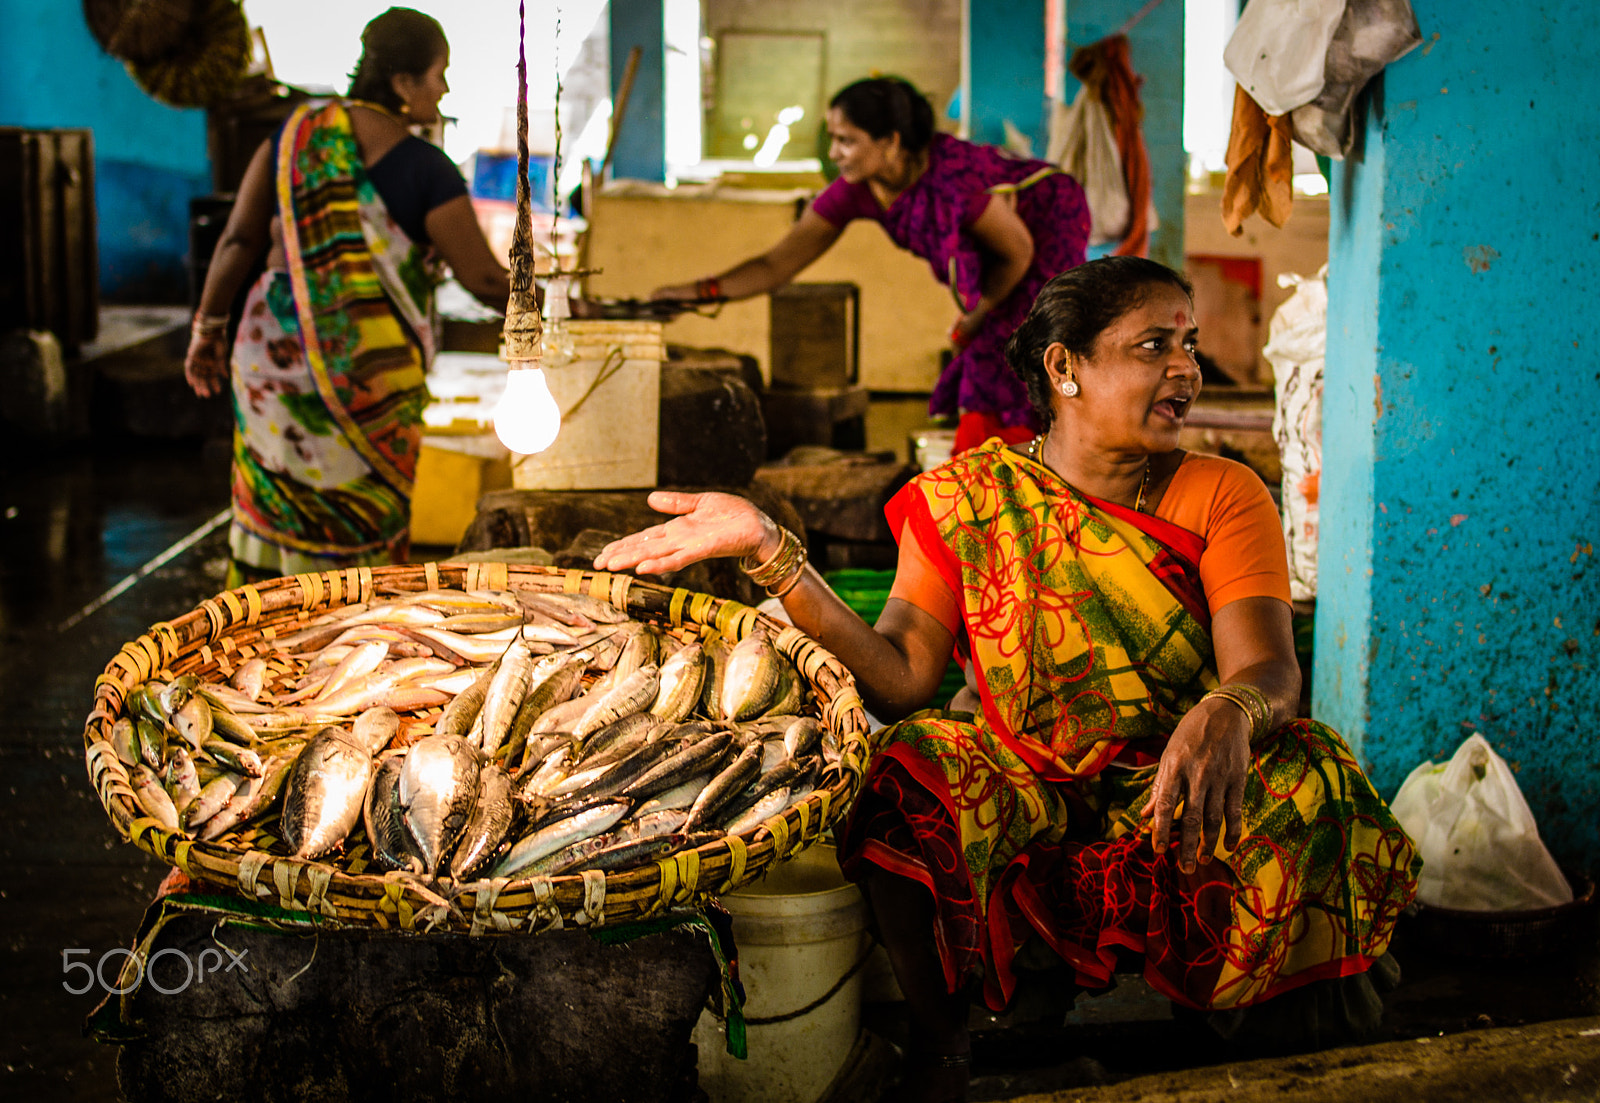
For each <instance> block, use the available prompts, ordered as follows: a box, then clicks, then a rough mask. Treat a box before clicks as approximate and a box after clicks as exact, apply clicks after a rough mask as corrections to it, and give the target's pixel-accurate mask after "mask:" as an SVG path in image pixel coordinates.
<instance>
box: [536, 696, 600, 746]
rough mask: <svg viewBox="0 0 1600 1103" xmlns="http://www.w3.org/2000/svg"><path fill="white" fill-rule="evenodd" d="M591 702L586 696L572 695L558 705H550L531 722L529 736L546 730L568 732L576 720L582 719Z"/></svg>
mask: <svg viewBox="0 0 1600 1103" xmlns="http://www.w3.org/2000/svg"><path fill="white" fill-rule="evenodd" d="M591 704H593V702H591V701H590V700H589V698H588V697H586V696H585V697H574V698H573V699H572V700H570V701H563V702H561V703H560V704H559V705H551V706H550V708H549V709H547V710H546V711H545V712H543V713H541V714H540V716H539V718H538V719H537V720H535V721H534V722H533V727H531V728H529V729H528V735H529V736H530V737H532V736H535V735H543V734H545V733H546V732H561V731H565V732H569V731H571V730H572V729H573V728H575V727H577V725H578V721H579V720H581V719H583V714H584V713H586V712H588V711H589V706H590V705H591Z"/></svg>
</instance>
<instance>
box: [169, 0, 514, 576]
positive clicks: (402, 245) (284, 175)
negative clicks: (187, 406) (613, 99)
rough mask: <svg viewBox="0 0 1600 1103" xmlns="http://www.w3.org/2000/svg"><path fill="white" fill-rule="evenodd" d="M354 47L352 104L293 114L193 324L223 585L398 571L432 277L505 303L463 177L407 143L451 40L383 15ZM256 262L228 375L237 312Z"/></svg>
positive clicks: (267, 153)
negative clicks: (227, 407)
mask: <svg viewBox="0 0 1600 1103" xmlns="http://www.w3.org/2000/svg"><path fill="white" fill-rule="evenodd" d="M362 46H363V53H362V59H361V63H360V65H359V66H358V67H357V69H356V73H355V75H354V77H353V78H352V81H351V92H350V98H349V99H347V100H344V101H334V102H330V103H313V104H305V105H302V106H300V107H298V108H297V109H296V110H295V111H294V113H293V114H292V115H291V116H290V117H289V119H288V121H287V122H285V123H284V125H283V126H282V127H281V128H280V130H279V132H278V133H277V135H276V136H275V137H274V138H272V139H270V140H268V141H267V142H265V143H263V144H262V146H261V148H260V149H259V150H258V151H257V152H256V154H255V157H254V158H253V160H252V161H251V163H250V166H249V169H248V170H247V171H246V174H245V178H244V180H243V182H242V183H241V185H240V188H239V196H238V200H237V202H236V203H235V205H234V208H233V212H232V214H231V215H230V217H229V220H228V226H227V228H226V230H225V231H224V233H223V236H222V238H221V240H220V241H219V242H218V244H217V249H216V253H215V255H214V257H213V259H212V263H211V267H210V269H209V271H208V273H207V277H206V284H205V288H204V291H203V292H202V295H201V299H200V309H199V312H198V313H197V314H196V316H195V321H194V327H193V336H192V340H191V343H190V348H189V355H188V358H187V361H186V364H185V367H186V370H187V375H188V378H189V382H190V384H191V385H192V386H193V387H194V389H195V391H196V393H198V394H200V395H202V396H206V395H212V394H216V393H218V392H219V391H220V389H221V387H222V385H223V383H224V382H225V381H227V380H228V379H229V377H230V376H231V381H232V393H233V395H232V396H233V406H234V415H235V426H236V428H235V433H234V459H233V526H232V529H231V531H230V533H229V545H230V548H231V550H232V556H233V568H232V570H231V571H230V585H235V584H237V583H238V582H240V581H244V580H247V579H254V578H260V577H269V576H276V575H282V574H296V573H301V572H307V571H320V570H328V569H333V568H341V567H352V566H365V565H372V564H381V563H390V562H403V561H404V559H405V557H406V552H407V548H408V545H409V533H410V518H411V491H412V480H413V479H414V477H415V475H416V465H417V456H418V453H419V451H420V449H421V442H422V409H423V407H424V406H425V405H426V404H427V401H428V391H427V385H426V381H425V379H426V373H427V370H428V367H429V365H430V363H431V362H432V359H433V353H434V328H435V324H436V320H435V316H434V310H433V300H434V289H435V288H436V286H437V285H438V283H439V282H440V279H441V278H442V262H448V263H449V265H450V267H451V268H452V269H453V270H454V272H455V275H456V278H457V279H458V280H460V281H461V283H462V284H463V285H464V286H465V287H466V288H467V290H468V291H470V292H472V293H473V294H474V295H476V296H477V297H478V298H479V299H481V300H482V301H483V302H485V303H486V304H488V305H489V306H491V307H494V308H496V309H500V310H503V309H504V308H505V303H506V297H507V294H508V292H509V288H508V284H507V277H506V273H505V270H504V268H502V267H501V266H500V264H499V263H498V262H497V261H496V260H495V259H494V257H493V255H492V254H491V253H490V251H489V246H488V243H487V242H486V241H485V240H484V237H483V233H482V231H481V230H480V229H479V228H478V223H477V220H476V218H475V216H474V215H473V211H472V205H471V200H470V199H469V198H468V196H467V191H466V185H465V183H464V182H463V181H462V179H461V176H460V173H459V172H458V171H457V170H456V168H455V166H454V165H453V164H452V163H451V162H450V161H449V159H448V158H446V157H445V155H444V153H443V152H442V151H441V150H439V149H437V148H436V147H434V146H432V145H430V144H428V143H427V142H425V141H423V140H422V139H421V138H419V137H417V136H415V135H413V134H412V133H410V128H411V127H413V126H429V125H433V124H435V123H437V122H438V120H439V100H440V98H441V97H442V96H443V95H444V94H445V92H447V91H448V90H449V86H448V85H447V84H446V83H445V80H444V70H445V67H446V66H447V65H448V64H449V44H448V43H447V42H446V41H445V38H444V32H443V31H442V30H441V29H440V27H439V24H438V23H437V22H435V21H434V20H433V19H432V18H430V17H428V16H426V15H422V14H421V13H419V12H415V11H410V10H409V9H403V8H391V9H390V10H389V11H387V12H385V13H384V14H383V15H380V16H379V17H378V18H377V19H374V20H373V21H372V22H371V23H370V24H368V25H367V28H366V30H365V31H364V32H363V34H362ZM263 253H266V254H267V258H266V271H265V272H264V273H263V274H262V276H261V277H260V279H259V280H257V281H256V283H255V284H254V286H253V287H252V288H251V289H250V293H249V295H248V296H247V298H246V299H245V302H244V308H243V312H242V316H241V317H240V318H239V320H238V325H237V333H236V335H235V338H234V342H233V354H232V365H231V371H230V365H229V363H228V360H227V331H228V329H229V323H230V321H231V319H230V317H229V309H230V304H232V302H233V301H234V298H235V296H236V295H237V294H238V292H239V290H240V288H241V287H242V286H243V283H244V281H245V280H246V279H247V278H248V275H249V273H250V271H251V270H252V269H253V267H254V265H255V264H256V262H257V261H259V259H260V258H261V256H262V254H263Z"/></svg>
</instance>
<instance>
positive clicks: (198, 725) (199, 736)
mask: <svg viewBox="0 0 1600 1103" xmlns="http://www.w3.org/2000/svg"><path fill="white" fill-rule="evenodd" d="M173 684H174V685H176V684H177V683H173ZM172 726H173V727H174V728H175V729H176V730H177V732H178V734H179V735H181V736H182V737H183V739H184V742H186V743H188V744H189V746H191V747H193V748H194V749H195V750H197V751H198V750H199V749H200V748H201V746H202V745H204V743H205V741H206V740H208V739H210V738H211V730H212V728H213V727H214V726H215V720H214V719H213V717H212V710H211V706H210V705H208V704H206V699H205V698H204V697H201V696H200V695H199V694H191V695H190V697H189V699H188V700H186V701H185V702H184V703H183V704H182V705H181V706H179V708H178V711H177V712H175V713H173V714H172Z"/></svg>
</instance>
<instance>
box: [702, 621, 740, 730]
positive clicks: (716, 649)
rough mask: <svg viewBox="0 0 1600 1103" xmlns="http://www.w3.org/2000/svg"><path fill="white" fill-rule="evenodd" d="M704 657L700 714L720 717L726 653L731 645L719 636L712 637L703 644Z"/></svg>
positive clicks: (725, 671)
mask: <svg viewBox="0 0 1600 1103" xmlns="http://www.w3.org/2000/svg"><path fill="white" fill-rule="evenodd" d="M703 647H704V649H705V655H706V672H705V675H704V677H703V678H702V679H701V688H700V712H701V715H703V716H711V717H715V718H718V719H720V718H721V717H722V686H723V683H724V682H726V681H727V676H728V653H729V652H730V651H731V650H732V645H731V644H729V643H728V641H727V640H725V639H723V638H722V637H721V636H712V637H711V638H710V639H708V640H706V641H705V643H704V644H703Z"/></svg>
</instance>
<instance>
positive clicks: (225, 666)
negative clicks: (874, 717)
mask: <svg viewBox="0 0 1600 1103" xmlns="http://www.w3.org/2000/svg"><path fill="white" fill-rule="evenodd" d="M441 588H442V589H463V590H506V589H511V590H518V589H522V590H539V591H545V592H566V593H584V594H588V595H590V596H592V597H595V598H598V599H600V600H602V601H606V602H609V603H610V604H611V605H613V606H615V607H617V608H618V609H622V610H624V611H626V612H627V613H628V614H629V615H630V616H632V617H634V618H636V619H639V620H643V621H649V622H651V623H653V624H656V625H658V626H660V627H662V628H663V629H665V630H668V631H672V632H675V634H677V635H680V636H682V637H684V638H689V637H691V636H694V637H698V636H705V635H711V634H721V635H722V636H724V637H725V638H727V639H729V640H738V639H743V638H744V637H745V636H747V635H749V634H750V632H751V631H752V630H754V629H755V628H756V627H757V625H761V626H763V627H764V628H765V629H766V630H767V631H769V632H770V633H771V634H772V636H773V638H774V643H775V645H776V646H777V648H778V649H779V650H780V651H782V652H783V653H784V654H785V655H787V656H788V657H789V658H790V659H791V660H792V661H793V662H794V664H795V666H796V667H797V668H798V669H799V671H800V672H801V674H802V676H803V677H804V678H805V679H806V682H807V685H808V686H809V688H810V690H811V695H812V700H813V701H814V703H815V704H816V706H817V708H818V712H819V714H820V716H821V719H822V722H823V724H824V726H825V727H826V728H827V729H828V730H830V731H832V732H834V733H835V734H837V736H838V738H839V743H840V747H841V752H842V753H841V756H840V760H839V762H838V764H837V765H835V766H830V767H829V768H828V770H827V772H826V773H825V774H824V775H823V778H822V780H821V781H819V783H818V785H817V789H816V791H815V792H813V793H812V794H811V795H810V796H809V797H807V798H806V799H804V800H803V801H800V802H799V803H797V804H795V805H794V806H793V807H791V808H789V809H788V810H787V811H786V812H784V813H783V814H781V815H778V816H774V817H772V818H771V819H769V820H767V821H766V822H765V823H763V824H761V825H760V826H758V827H756V828H754V829H752V830H751V831H748V832H746V833H745V834H743V835H741V836H727V837H724V838H721V839H718V840H716V841H715V842H711V843H707V844H705V845H704V846H701V847H699V848H698V849H695V850H688V851H681V852H679V853H677V854H675V855H672V856H670V857H668V858H665V859H662V860H660V861H655V862H650V863H648V864H646V865H642V866H638V867H635V868H632V869H628V870H622V871H615V872H611V873H609V874H607V873H601V872H599V871H593V870H591V871H588V872H585V873H582V874H571V875H567V876H560V877H535V878H531V879H529V878H512V879H503V878H501V879H495V880H489V881H479V882H475V883H473V884H471V885H466V886H462V888H461V891H459V892H458V893H457V895H455V896H454V898H453V899H450V900H446V899H444V898H442V897H440V896H438V895H437V894H435V893H434V892H433V891H431V890H430V889H429V888H428V887H427V886H426V885H424V884H422V883H421V882H419V881H418V880H417V879H416V878H414V877H411V876H408V875H405V874H401V873H393V872H391V873H383V874H380V873H368V872H365V868H366V863H365V861H363V860H362V857H361V854H362V852H363V848H362V847H361V846H357V847H355V848H353V850H352V853H351V854H350V855H347V856H346V857H345V858H343V859H341V860H339V861H337V862H336V861H330V860H326V859H325V860H321V861H311V862H308V861H298V860H295V859H293V858H288V857H285V856H282V855H278V854H273V853H269V852H268V851H266V850H264V849H261V848H259V847H247V846H245V845H242V844H241V845H227V843H226V842H225V841H224V840H226V839H227V836H224V837H223V840H218V841H216V842H209V843H206V842H194V841H191V840H189V839H186V838H184V837H183V836H181V835H174V834H172V833H170V832H168V831H166V830H164V829H163V828H162V827H161V826H160V824H159V823H157V822H156V821H155V820H154V819H152V818H150V817H148V816H146V815H144V813H143V811H142V810H141V809H140V808H139V806H138V805H137V804H136V803H135V801H134V796H133V790H132V788H131V787H130V784H129V776H128V771H127V769H126V767H124V765H123V764H122V762H121V760H119V759H118V758H117V756H116V753H115V752H114V751H113V750H112V747H111V744H110V742H109V738H110V731H111V725H112V723H113V722H114V721H115V720H116V719H117V718H118V717H119V716H121V715H122V714H123V708H124V705H123V702H124V699H125V698H126V696H127V694H128V692H129V691H130V690H131V689H133V687H135V686H137V685H139V684H140V683H141V682H143V681H145V680H146V679H149V678H163V679H166V678H171V677H176V676H177V675H180V674H184V673H191V672H192V673H196V674H200V675H207V674H212V673H218V674H220V675H222V676H223V677H226V676H227V675H228V674H229V673H230V672H231V671H232V670H233V669H234V668H235V667H236V666H237V664H239V663H241V662H243V661H244V660H245V659H247V658H249V657H251V656H253V655H256V654H258V653H261V652H263V651H265V650H267V649H268V648H269V646H270V644H271V641H272V640H273V639H274V638H276V637H278V636H280V635H285V634H288V633H290V632H293V631H295V630H296V629H297V628H298V627H300V626H301V625H303V624H304V622H305V621H307V620H309V619H310V618H312V617H313V616H316V615H318V614H320V613H322V612H325V611H327V610H329V609H334V608H338V607H340V606H342V605H346V604H352V603H355V602H364V601H370V600H372V599H373V598H374V597H376V596H379V595H380V589H381V590H384V591H394V590H399V591H419V590H431V589H441ZM866 730H867V721H866V714H865V712H864V710H863V709H862V705H861V698H860V697H859V696H858V695H857V693H856V689H855V682H854V680H853V679H852V678H851V676H850V674H849V672H848V671H847V670H845V668H844V666H843V665H842V664H841V663H840V662H839V661H838V659H836V658H834V657H833V656H832V655H831V654H829V653H828V652H827V651H825V650H823V648H822V647H821V646H819V645H818V644H817V643H816V642H815V641H813V640H812V639H811V638H810V637H809V636H807V635H805V634H804V633H803V632H801V631H799V630H798V629H796V628H793V627H791V626H789V625H784V624H781V623H779V622H778V621H775V620H773V619H772V618H771V617H767V616H765V615H763V614H761V613H758V612H757V611H756V610H754V609H751V608H750V607H748V606H745V605H741V604H739V603H738V602H734V601H728V600H724V599H721V598H715V597H712V596H711V595H709V594H697V593H691V592H689V591H687V590H673V589H668V588H666V587H664V586H656V585H651V584H649V583H644V582H639V581H638V580H636V579H634V578H631V577H629V576H626V575H614V574H604V573H599V572H594V571H580V570H558V569H555V568H548V567H533V566H519V565H507V564H504V563H471V564H461V565H449V564H445V565H441V564H437V563H424V564H415V565H411V566H404V567H361V568H351V569H349V570H344V571H331V572H326V573H321V574H304V575H295V576H293V577H292V578H280V579H274V580H272V581H270V582H264V583H260V584H258V585H254V586H245V587H242V588H240V589H237V590H229V591H226V592H224V593H221V594H218V595H217V596H216V597H215V598H212V599H210V600H208V601H203V602H201V603H200V607H199V608H198V609H196V610H193V611H192V612H190V613H188V614H186V615H185V616H182V617H179V618H178V619H177V620H174V621H170V622H162V623H159V624H155V625H152V626H151V628H150V630H149V631H148V632H146V633H145V634H144V635H142V636H140V637H139V638H138V639H136V640H134V641H133V642H131V643H129V644H126V645H125V646H124V647H123V648H122V650H121V651H119V652H118V653H117V655H116V657H115V658H114V659H112V660H111V662H110V664H109V665H108V666H107V667H106V670H105V673H104V674H102V675H101V676H100V678H99V679H98V680H97V681H96V683H95V705H94V711H93V712H91V713H90V714H89V719H88V722H87V724H86V725H85V728H84V743H85V747H86V756H87V761H88V767H89V777H90V780H91V781H92V782H93V783H94V787H95V790H96V792H98V793H99V795H100V801H101V803H102V804H104V805H105V809H106V812H107V813H108V814H109V815H110V817H111V822H112V824H113V825H114V826H115V827H116V829H117V831H118V832H119V833H120V834H121V835H122V836H123V837H124V838H125V839H128V840H131V841H132V842H133V843H134V844H135V845H136V846H138V847H139V848H140V849H142V850H145V851H148V852H149V853H150V854H153V855H155V856H156V857H157V858H160V859H161V860H162V861H165V862H170V863H172V864H173V865H175V866H177V867H178V868H179V869H181V870H183V871H184V872H185V873H186V874H188V875H189V876H190V877H192V878H195V879H197V880H201V881H204V882H207V883H209V884H211V885H216V886H225V887H227V888H230V889H232V890H233V891H236V892H238V893H241V894H243V895H244V896H246V897H248V898H250V899H252V900H257V901H262V902H268V903H275V904H277V905H279V906H281V907H283V908H285V909H289V910H291V911H296V912H304V913H307V914H308V916H311V917H319V918H320V920H321V921H324V922H327V923H330V924H335V925H341V926H358V927H382V928H400V929H404V930H417V931H422V930H435V929H448V930H463V931H468V932H470V933H472V934H479V933H484V932H494V931H513V930H533V931H538V930H546V929H552V928H557V927H561V926H564V925H567V924H572V923H577V924H580V925H581V924H595V925H599V924H607V923H612V924H614V923H618V922H625V921H630V920H636V919H642V918H647V917H649V916H652V915H655V914H657V913H659V912H661V911H663V910H665V909H668V908H672V907H678V906H685V905H694V904H696V903H699V902H701V901H703V900H704V899H706V898H707V897H710V896H716V895H720V894H721V893H724V892H728V891H730V890H732V889H736V888H738V887H739V886H741V885H744V884H747V883H749V882H750V881H752V880H754V879H755V878H756V877H757V876H759V875H760V874H761V873H762V872H763V871H764V870H766V869H767V868H768V867H769V866H771V865H772V864H773V863H775V862H778V861H781V860H783V859H785V858H788V857H791V856H792V855H794V854H796V853H798V852H799V851H800V850H802V849H804V848H805V847H806V846H807V845H808V844H810V843H811V842H812V841H813V840H815V839H817V838H818V837H819V836H820V835H821V834H822V833H823V832H825V831H826V830H827V829H828V828H829V827H830V826H832V825H833V823H834V822H835V821H836V820H837V819H838V818H839V817H840V816H841V815H842V814H843V812H844V810H845V809H846V808H847V807H848V805H849V803H850V801H851V800H852V798H854V796H855V794H856V791H857V789H858V788H859V786H860V784H861V774H862V768H863V765H864V763H865V758H866V753H867V752H866V745H865V741H864V737H865V733H866ZM268 834H269V835H270V831H269V832H268ZM247 837H248V836H247Z"/></svg>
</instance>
